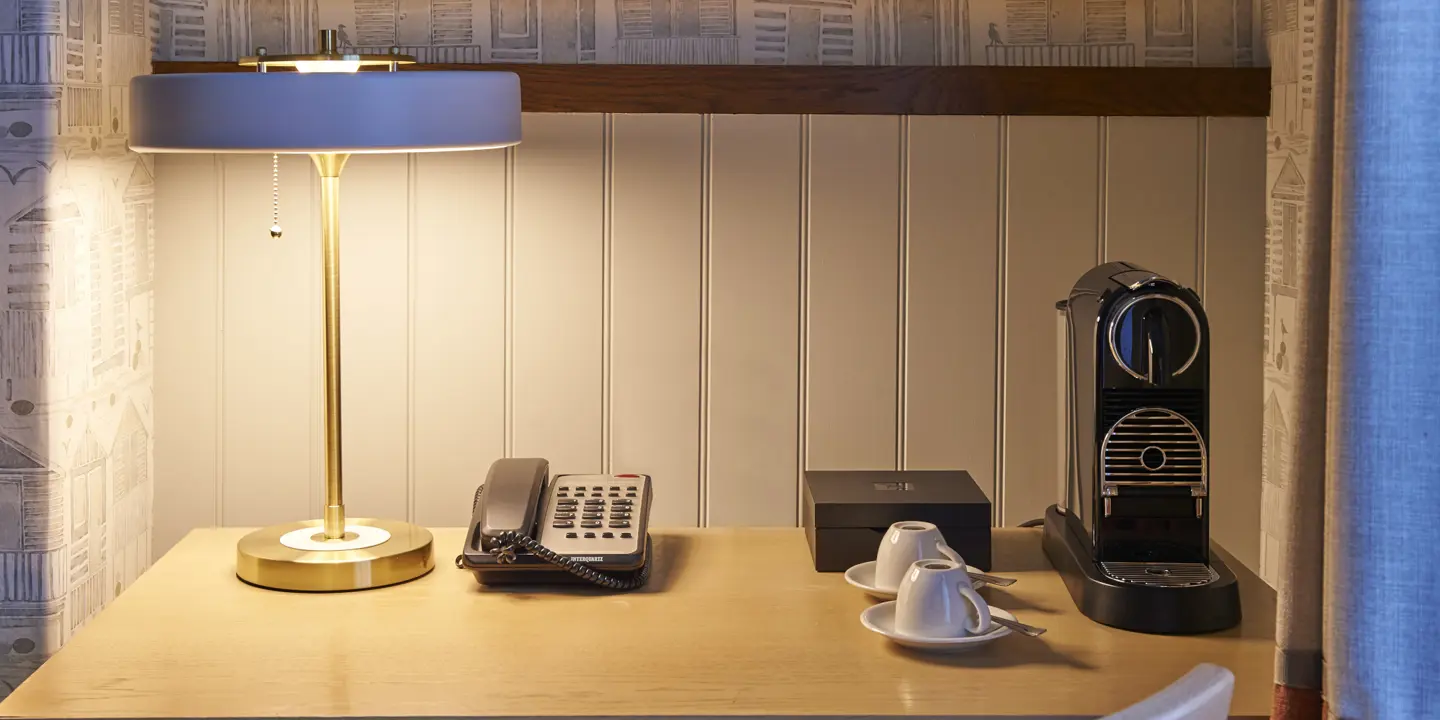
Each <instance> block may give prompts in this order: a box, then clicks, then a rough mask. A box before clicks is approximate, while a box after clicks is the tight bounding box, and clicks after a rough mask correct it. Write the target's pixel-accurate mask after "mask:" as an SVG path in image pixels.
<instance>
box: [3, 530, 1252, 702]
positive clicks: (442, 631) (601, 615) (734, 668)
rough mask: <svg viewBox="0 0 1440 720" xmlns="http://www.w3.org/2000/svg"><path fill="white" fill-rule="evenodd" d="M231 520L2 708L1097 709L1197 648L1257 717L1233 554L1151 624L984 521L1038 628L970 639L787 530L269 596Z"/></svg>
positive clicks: (708, 534)
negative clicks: (1146, 629) (918, 631)
mask: <svg viewBox="0 0 1440 720" xmlns="http://www.w3.org/2000/svg"><path fill="white" fill-rule="evenodd" d="M243 533H244V531H243V530H237V529H226V530H202V531H196V532H194V533H191V534H190V536H189V537H187V538H185V540H183V541H182V542H181V543H180V544H179V545H177V546H176V547H175V549H174V550H172V551H171V552H170V553H169V554H168V555H166V556H165V557H164V558H162V559H161V560H160V561H159V562H158V563H157V564H156V565H155V567H154V568H153V569H151V570H150V571H149V572H147V573H146V574H145V575H144V576H143V577H141V578H140V580H139V581H138V582H136V583H135V585H134V586H133V587H131V588H130V589H129V590H127V591H126V592H125V593H123V594H122V595H121V596H120V597H119V598H117V599H116V601H115V602H114V604H113V605H112V606H111V607H109V608H107V609H106V610H105V611H104V612H102V613H101V614H100V615H99V616H98V617H97V618H95V619H94V620H93V621H91V623H90V624H89V625H88V626H86V627H85V628H84V629H83V630H82V631H81V632H80V633H79V634H78V635H77V636H76V637H75V638H74V639H73V640H72V641H71V642H70V644H69V645H68V646H66V647H65V648H64V649H63V650H61V651H60V653H59V654H57V655H56V656H55V657H54V658H53V659H51V660H50V661H49V662H48V663H46V664H45V665H44V666H43V667H41V668H40V670H39V671H38V672H37V673H36V674H35V675H34V676H33V677H31V678H30V680H28V681H27V682H25V683H24V684H23V685H21V687H20V688H19V689H17V690H16V691H15V693H14V694H13V695H11V696H10V698H9V699H7V700H6V701H5V702H4V703H3V704H0V716H12V717H13V716H26V717H39V718H77V717H106V718H113V717H128V718H181V717H230V718H254V717H271V716H289V717H341V716H345V717H377V718H384V717H404V716H448V717H501V716H508V717H518V716H562V715H570V716H577V715H579V716H591V717H595V716H636V715H644V716H652V717H653V716H662V715H663V716H676V717H704V716H734V715H750V716H796V715H809V716H815V715H828V716H842V715H843V716H857V715H866V716H899V715H928V716H945V715H992V716H1004V715H1009V716H1015V715H1020V716H1057V715H1066V716H1095V715H1102V714H1105V713H1108V712H1111V711H1114V710H1117V709H1119V708H1121V707H1123V706H1125V705H1128V704H1130V703H1132V702H1134V701H1136V700H1138V699H1140V698H1142V697H1144V696H1145V695H1148V694H1150V693H1152V692H1154V691H1156V690H1158V689H1160V688H1161V687H1163V686H1165V685H1167V684H1168V683H1170V682H1171V681H1172V680H1174V679H1175V678H1178V677H1179V676H1181V675H1183V674H1184V673H1185V672H1187V671H1188V670H1190V668H1191V667H1193V666H1194V665H1195V664H1197V663H1200V662H1213V663H1218V664H1220V665H1223V666H1225V667H1228V668H1230V669H1231V670H1233V671H1234V672H1235V675H1236V684H1235V699H1234V703H1233V705H1232V711H1233V713H1234V714H1236V715H1239V716H1268V715H1269V713H1270V697H1271V682H1272V681H1271V678H1272V671H1271V667H1272V657H1273V647H1274V642H1273V639H1272V638H1273V629H1272V628H1273V624H1274V623H1273V620H1274V617H1273V614H1274V595H1273V593H1271V592H1270V591H1269V590H1268V589H1267V588H1266V586H1265V585H1264V583H1263V582H1261V581H1259V580H1257V579H1256V578H1255V577H1254V576H1253V575H1251V574H1250V573H1248V572H1245V571H1244V569H1243V568H1240V567H1239V565H1238V563H1237V564H1235V565H1234V567H1236V569H1237V570H1238V571H1239V573H1240V574H1241V587H1242V589H1244V591H1245V597H1244V603H1245V605H1244V608H1245V615H1246V620H1245V623H1244V625H1243V626H1242V627H1240V628H1237V629H1235V630H1233V631H1230V632H1226V633H1221V634H1218V635H1209V636H1203V637H1158V636H1150V635H1138V634H1133V633H1128V632H1123V631H1120V630H1113V629H1110V628H1107V627H1103V626H1100V625H1097V624H1094V623H1092V622H1090V621H1089V620H1086V619H1085V618H1084V617H1083V616H1081V615H1080V614H1079V613H1078V612H1077V611H1076V610H1075V606H1074V604H1073V603H1072V602H1071V601H1070V597H1069V595H1067V594H1066V592H1065V589H1064V587H1063V585H1062V584H1061V582H1060V579H1059V577H1058V576H1057V575H1056V574H1055V573H1054V571H1052V570H1051V569H1050V568H1049V565H1048V563H1047V562H1046V560H1045V558H1044V555H1043V554H1042V553H1041V551H1040V533H1039V531H1038V530H1001V531H997V532H996V535H995V561H996V562H995V567H996V571H997V572H1004V573H1006V574H1011V575H1013V576H1015V577H1018V578H1019V579H1020V582H1018V583H1017V584H1016V585H1014V586H1013V587H1012V588H1009V589H1008V590H997V589H990V590H987V591H986V594H988V595H989V597H990V600H991V602H993V603H994V604H996V605H998V606H1000V607H1004V608H1007V609H1010V610H1013V611H1015V613H1016V614H1017V615H1019V616H1020V618H1021V619H1023V620H1026V621H1028V622H1031V623H1033V624H1037V625H1042V626H1045V627H1048V628H1050V632H1049V633H1048V634H1047V635H1045V636H1044V637H1043V638H1040V639H1038V640H1033V639H1029V638H1025V637H1021V636H1018V635H1012V636H1010V637H1008V638H1004V639H1003V640H1001V641H998V642H997V643H995V644H993V645H991V646H989V647H988V648H986V649H984V650H982V651H980V652H979V653H978V654H972V655H959V656H952V657H946V656H927V655H919V654H913V653H910V652H908V651H904V650H901V649H899V648H897V647H895V646H894V645H892V644H890V643H889V642H888V641H886V640H885V639H884V638H882V637H879V636H877V635H874V634H872V633H870V632H869V631H867V630H865V629H864V628H863V627H861V625H860V623H859V620H858V617H859V614H860V611H861V610H863V609H864V608H865V607H866V606H867V605H869V603H870V601H869V600H868V599H867V598H865V597H863V596H862V595H861V594H860V593H859V592H858V591H856V590H854V589H852V588H850V587H849V586H848V585H846V584H845V581H844V579H843V578H842V577H841V576H840V575H839V574H820V573H816V572H814V571H813V570H811V566H810V558H809V555H808V551H807V550H806V546H805V538H804V536H803V535H802V534H801V531H799V530H796V529H783V530H782V529H776V530H753V529H752V530H741V529H734V530H718V529H717V530H679V531H664V532H657V533H656V534H655V553H656V561H655V562H656V565H655V574H654V577H653V578H652V580H651V582H650V586H649V587H648V588H647V589H646V590H645V591H643V592H637V593H630V594H609V593H604V592H598V591H594V590H589V589H570V590H553V589H543V588H532V589H529V590H527V591H515V590H509V591H505V590H486V589H482V588H480V587H479V586H477V585H476V584H475V581H474V580H473V579H472V578H471V576H470V574H469V573H466V572H461V571H459V570H456V569H455V568H454V566H453V565H452V564H451V563H450V561H451V558H452V557H453V556H454V555H455V554H456V553H457V552H458V549H459V546H460V543H461V537H462V532H461V531H460V530H455V529H449V530H438V531H436V533H435V536H436V547H437V555H438V557H437V560H438V561H439V562H438V563H437V564H438V567H437V568H436V569H435V571H434V572H433V573H431V574H430V575H428V576H427V577H425V578H422V579H420V580H418V581H415V582H413V583H410V584H408V585H401V586H397V587H392V588H386V589H381V590H372V591H369V592H362V593H349V594H336V595H301V594H289V593H280V592H272V591H268V590H260V589H257V588H253V587H250V586H247V585H244V584H242V583H240V582H239V581H238V580H236V579H235V576H234V553H235V550H234V548H235V541H236V540H237V539H239V537H240V536H241V535H242V534H243Z"/></svg>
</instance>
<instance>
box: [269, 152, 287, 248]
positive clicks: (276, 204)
mask: <svg viewBox="0 0 1440 720" xmlns="http://www.w3.org/2000/svg"><path fill="white" fill-rule="evenodd" d="M283 233H284V231H283V230H281V229H280V154H279V153H274V154H271V155H270V237H272V238H278V237H280V236H281V235H282V234H283Z"/></svg>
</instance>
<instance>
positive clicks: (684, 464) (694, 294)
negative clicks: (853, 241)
mask: <svg viewBox="0 0 1440 720" xmlns="http://www.w3.org/2000/svg"><path fill="white" fill-rule="evenodd" d="M613 130H614V140H613V153H614V154H613V156H612V158H611V163H612V170H611V181H612V183H613V185H612V189H611V197H612V202H613V203H614V205H613V208H612V218H613V219H612V221H611V222H612V224H613V225H612V227H613V231H612V235H611V238H612V239H611V243H612V248H613V250H612V252H613V255H612V259H611V268H612V269H611V279H610V283H611V286H610V294H611V301H610V308H611V318H610V326H611V333H612V335H611V341H610V372H611V377H610V418H609V421H610V423H611V426H610V441H611V465H612V470H613V471H614V472H622V473H623V472H643V473H648V474H650V475H651V476H652V477H653V478H654V487H655V491H654V492H655V500H654V506H653V510H652V517H653V520H654V522H655V523H656V524H657V525H695V524H698V520H699V517H698V512H699V497H700V492H699V491H700V480H699V474H698V469H699V463H700V448H699V432H698V429H697V427H698V426H697V424H698V422H699V419H700V325H701V322H700V318H701V310H702V309H701V302H700V300H701V298H700V271H701V265H700V258H701V253H700V248H701V227H702V224H701V219H700V212H701V208H700V205H701V202H700V201H701V177H702V176H701V165H702V162H701V158H702V154H701V147H702V142H701V141H702V137H701V122H700V116H699V115H616V116H614V118H613Z"/></svg>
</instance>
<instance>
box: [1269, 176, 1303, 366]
mask: <svg viewBox="0 0 1440 720" xmlns="http://www.w3.org/2000/svg"><path fill="white" fill-rule="evenodd" d="M1266 220H1267V224H1268V228H1267V229H1266V238H1265V282H1266V286H1267V288H1268V290H1269V292H1268V297H1267V301H1268V303H1269V305H1270V307H1269V308H1268V312H1266V313H1265V357H1266V360H1267V369H1270V368H1273V369H1274V370H1276V371H1279V372H1280V373H1281V374H1282V375H1281V376H1282V377H1287V376H1288V374H1289V372H1290V369H1291V368H1292V367H1293V358H1294V351H1295V347H1294V341H1293V335H1292V333H1294V332H1295V330H1296V328H1295V322H1296V317H1295V310H1296V304H1297V303H1298V302H1299V296H1300V239H1301V238H1302V237H1304V232H1305V178H1304V177H1303V176H1302V175H1301V174H1300V168H1299V167H1298V166H1297V165H1296V164H1295V158H1294V157H1293V156H1286V158H1285V164H1284V165H1283V166H1282V167H1281V169H1280V175H1279V176H1278V177H1276V178H1275V184H1274V185H1272V186H1271V187H1270V208H1269V217H1267V218H1266Z"/></svg>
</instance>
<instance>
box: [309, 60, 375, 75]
mask: <svg viewBox="0 0 1440 720" xmlns="http://www.w3.org/2000/svg"><path fill="white" fill-rule="evenodd" d="M295 70H296V71H297V72H302V73H353V72H357V71H359V70H360V61H359V60H300V61H298V62H296V63H295Z"/></svg>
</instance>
